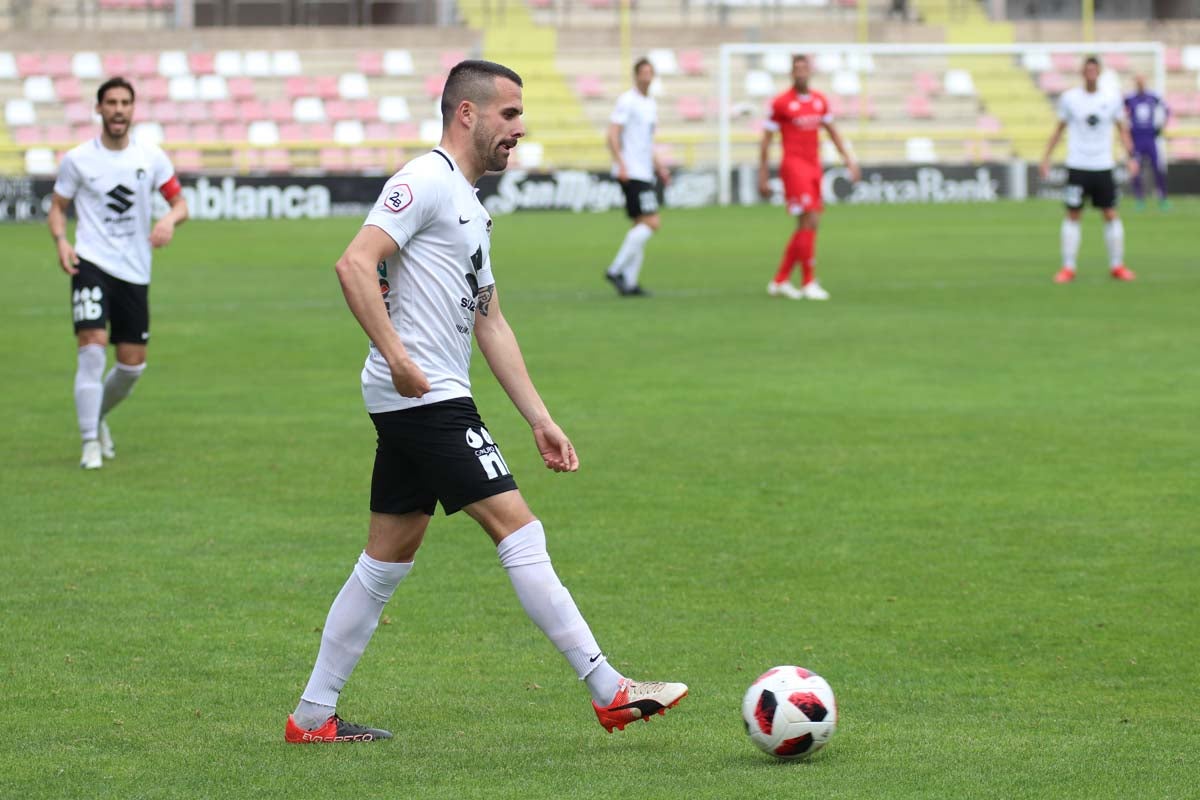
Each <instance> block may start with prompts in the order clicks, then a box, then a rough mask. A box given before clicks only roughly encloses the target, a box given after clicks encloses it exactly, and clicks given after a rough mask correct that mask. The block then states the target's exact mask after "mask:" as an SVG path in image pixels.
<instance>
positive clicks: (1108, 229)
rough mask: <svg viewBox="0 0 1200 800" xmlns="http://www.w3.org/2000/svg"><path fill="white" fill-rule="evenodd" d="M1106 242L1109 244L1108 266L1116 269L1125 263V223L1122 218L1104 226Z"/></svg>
mask: <svg viewBox="0 0 1200 800" xmlns="http://www.w3.org/2000/svg"><path fill="white" fill-rule="evenodd" d="M1104 243H1105V244H1106V245H1108V267H1109V269H1114V268H1116V267H1119V266H1122V265H1123V264H1124V263H1125V225H1124V224H1123V223H1122V222H1121V220H1120V218H1117V219H1114V220H1111V221H1110V222H1108V223H1107V224H1106V225H1105V226H1104Z"/></svg>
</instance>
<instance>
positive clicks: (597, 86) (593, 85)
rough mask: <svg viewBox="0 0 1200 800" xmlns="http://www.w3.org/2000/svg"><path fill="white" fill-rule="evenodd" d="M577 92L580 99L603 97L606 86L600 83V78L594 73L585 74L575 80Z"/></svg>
mask: <svg viewBox="0 0 1200 800" xmlns="http://www.w3.org/2000/svg"><path fill="white" fill-rule="evenodd" d="M575 92H576V94H578V95H579V96H580V97H584V98H589V97H603V96H604V84H603V83H602V82H601V81H600V76H599V75H595V74H593V73H590V72H589V73H584V74H582V75H579V76H578V77H576V78H575Z"/></svg>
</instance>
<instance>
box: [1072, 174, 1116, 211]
mask: <svg viewBox="0 0 1200 800" xmlns="http://www.w3.org/2000/svg"><path fill="white" fill-rule="evenodd" d="M1088 198H1091V201H1092V206H1093V207H1095V208H1113V207H1114V206H1116V204H1117V182H1116V181H1115V180H1113V171H1112V170H1111V169H1098V170H1091V169H1068V170H1067V186H1066V189H1065V190H1064V192H1063V201H1064V202H1065V203H1066V204H1067V208H1069V209H1071V210H1072V211H1078V210H1079V209H1081V208H1083V204H1084V202H1085V201H1086V200H1087V199H1088Z"/></svg>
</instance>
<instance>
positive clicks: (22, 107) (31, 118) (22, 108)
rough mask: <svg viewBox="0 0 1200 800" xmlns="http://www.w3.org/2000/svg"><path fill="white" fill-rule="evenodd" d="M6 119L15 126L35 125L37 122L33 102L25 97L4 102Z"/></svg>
mask: <svg viewBox="0 0 1200 800" xmlns="http://www.w3.org/2000/svg"><path fill="white" fill-rule="evenodd" d="M4 121H5V122H6V123H7V124H8V125H11V126H13V127H19V126H22V125H33V124H34V123H36V122H37V111H36V110H35V109H34V107H33V102H32V101H30V100H26V99H24V98H18V99H16V100H9V101H8V102H7V103H5V104H4Z"/></svg>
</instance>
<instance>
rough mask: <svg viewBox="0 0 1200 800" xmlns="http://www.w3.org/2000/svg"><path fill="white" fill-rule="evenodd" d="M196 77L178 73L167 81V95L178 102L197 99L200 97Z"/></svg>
mask: <svg viewBox="0 0 1200 800" xmlns="http://www.w3.org/2000/svg"><path fill="white" fill-rule="evenodd" d="M199 96H200V95H199V92H198V91H197V87H196V79H195V78H194V77H192V76H191V75H176V76H175V77H174V78H170V79H168V81H167V97H169V98H171V99H172V100H174V101H176V102H183V101H185V100H195V99H196V98H197V97H199Z"/></svg>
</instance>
